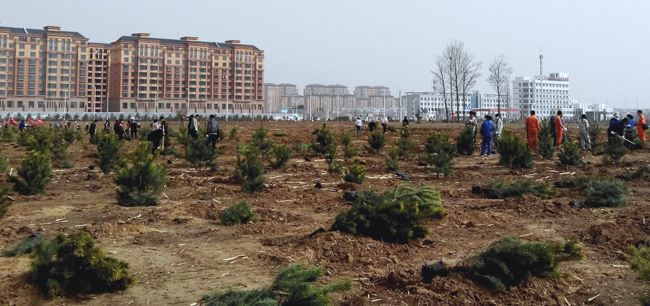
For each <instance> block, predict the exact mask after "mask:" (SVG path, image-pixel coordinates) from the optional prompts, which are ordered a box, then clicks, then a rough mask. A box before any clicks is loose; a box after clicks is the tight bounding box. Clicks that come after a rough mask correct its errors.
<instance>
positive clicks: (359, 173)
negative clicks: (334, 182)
mask: <svg viewBox="0 0 650 306" xmlns="http://www.w3.org/2000/svg"><path fill="white" fill-rule="evenodd" d="M365 179H366V167H365V166H363V165H359V164H352V165H350V166H348V167H347V168H346V169H345V176H344V177H343V180H344V181H346V182H348V183H355V184H362V183H363V181H364V180H365Z"/></svg>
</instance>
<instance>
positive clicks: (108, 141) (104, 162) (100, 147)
mask: <svg viewBox="0 0 650 306" xmlns="http://www.w3.org/2000/svg"><path fill="white" fill-rule="evenodd" d="M122 144H124V143H123V142H122V141H119V140H118V139H117V135H112V134H109V133H101V134H99V137H98V138H97V154H98V155H99V159H98V160H97V165H98V166H99V168H100V169H102V171H103V172H104V174H108V173H109V172H111V170H113V169H117V168H118V167H121V166H122V165H124V160H123V159H122Z"/></svg>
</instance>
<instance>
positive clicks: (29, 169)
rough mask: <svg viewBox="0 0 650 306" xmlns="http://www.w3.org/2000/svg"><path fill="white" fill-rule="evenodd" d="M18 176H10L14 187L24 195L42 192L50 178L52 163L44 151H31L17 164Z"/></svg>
mask: <svg viewBox="0 0 650 306" xmlns="http://www.w3.org/2000/svg"><path fill="white" fill-rule="evenodd" d="M18 175H19V176H20V177H15V176H10V177H9V181H10V182H12V183H14V189H15V190H16V191H18V192H20V193H21V194H24V195H34V194H39V193H44V192H45V188H46V187H47V185H48V184H49V183H50V179H51V178H52V163H51V162H50V157H49V156H48V155H47V154H45V153H39V152H36V151H32V152H31V153H29V154H28V155H27V156H26V157H25V158H24V159H23V161H22V162H20V166H18Z"/></svg>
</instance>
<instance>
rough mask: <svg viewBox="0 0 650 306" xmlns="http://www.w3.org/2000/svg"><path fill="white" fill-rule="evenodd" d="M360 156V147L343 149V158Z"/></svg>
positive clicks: (351, 146) (352, 146)
mask: <svg viewBox="0 0 650 306" xmlns="http://www.w3.org/2000/svg"><path fill="white" fill-rule="evenodd" d="M358 155H359V147H357V146H354V145H349V146H346V147H344V148H343V157H345V158H347V159H350V158H354V157H355V156H358Z"/></svg>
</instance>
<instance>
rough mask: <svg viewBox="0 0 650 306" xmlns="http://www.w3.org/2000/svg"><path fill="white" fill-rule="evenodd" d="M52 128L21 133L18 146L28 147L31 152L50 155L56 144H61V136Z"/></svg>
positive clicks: (28, 130)
mask: <svg viewBox="0 0 650 306" xmlns="http://www.w3.org/2000/svg"><path fill="white" fill-rule="evenodd" d="M60 133H61V132H60V131H59V132H58V133H57V132H55V131H54V130H53V129H50V128H42V129H27V131H25V132H22V133H20V137H19V138H18V144H20V145H22V146H25V147H27V149H29V150H34V151H38V152H41V153H46V154H50V153H51V152H52V148H53V147H54V144H55V143H56V142H59V141H60V140H61V139H60V135H57V134H60Z"/></svg>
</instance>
